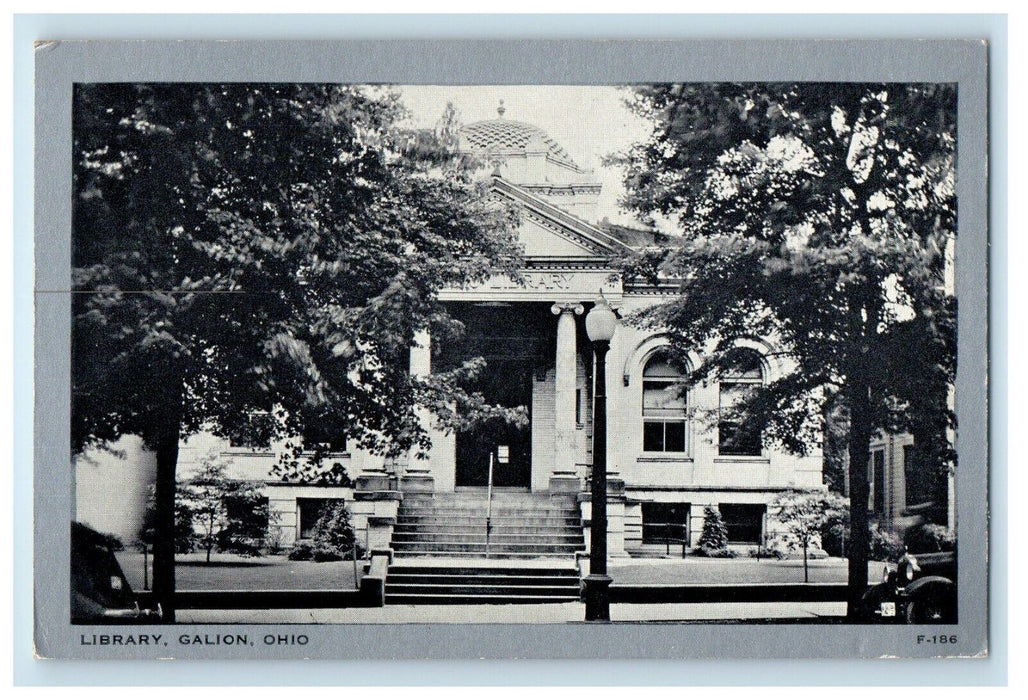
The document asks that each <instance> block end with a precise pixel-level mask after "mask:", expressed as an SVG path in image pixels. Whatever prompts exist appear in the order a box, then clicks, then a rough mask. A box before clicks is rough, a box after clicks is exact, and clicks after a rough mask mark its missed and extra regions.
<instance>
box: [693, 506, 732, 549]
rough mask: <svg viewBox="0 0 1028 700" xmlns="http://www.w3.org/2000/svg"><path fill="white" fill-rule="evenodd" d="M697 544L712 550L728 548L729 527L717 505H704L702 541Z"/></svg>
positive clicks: (701, 547)
mask: <svg viewBox="0 0 1028 700" xmlns="http://www.w3.org/2000/svg"><path fill="white" fill-rule="evenodd" d="M697 544H698V545H699V548H700V549H705V550H709V551H711V552H719V551H721V550H727V549H728V528H727V527H725V521H724V520H722V518H721V511H720V510H718V508H717V506H704V507H703V532H702V533H701V534H700V541H699V542H698V543H697ZM701 556H710V555H707V554H704V555H701ZM729 556H730V555H729Z"/></svg>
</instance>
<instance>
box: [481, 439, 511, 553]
mask: <svg viewBox="0 0 1028 700" xmlns="http://www.w3.org/2000/svg"><path fill="white" fill-rule="evenodd" d="M495 456H496V460H495V461H497V462H499V463H500V464H506V463H507V462H508V461H509V460H510V448H509V447H508V446H507V445H497V446H496V455H495ZM493 461H494V460H493V453H492V452H490V453H489V487H488V490H487V492H486V501H485V558H486V559H488V558H489V536H490V534H491V533H492V531H493Z"/></svg>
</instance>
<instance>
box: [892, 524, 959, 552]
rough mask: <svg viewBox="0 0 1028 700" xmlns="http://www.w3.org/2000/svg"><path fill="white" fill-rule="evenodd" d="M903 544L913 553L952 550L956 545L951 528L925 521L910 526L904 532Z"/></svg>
mask: <svg viewBox="0 0 1028 700" xmlns="http://www.w3.org/2000/svg"><path fill="white" fill-rule="evenodd" d="M903 544H904V545H905V546H906V548H907V549H908V550H909V551H911V552H913V553H915V554H921V553H924V552H952V551H954V550H955V549H956V547H957V541H956V537H955V536H954V533H953V531H952V530H950V529H949V528H947V527H943V526H942V525H933V524H931V523H926V524H924V525H918V526H916V527H912V528H910V529H909V530H907V531H906V532H905V533H904V536H903Z"/></svg>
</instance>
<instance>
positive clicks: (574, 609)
mask: <svg viewBox="0 0 1028 700" xmlns="http://www.w3.org/2000/svg"><path fill="white" fill-rule="evenodd" d="M845 614H846V604H845V603H663V604H656V605H646V604H638V605H628V604H625V605H618V604H615V605H611V606H610V617H611V621H613V622H683V621H685V622H687V621H709V620H714V621H718V622H737V621H745V620H754V621H761V622H763V621H773V620H775V619H780V620H781V621H782V622H793V621H797V620H801V619H811V620H813V619H816V618H819V617H832V618H835V617H841V616H843V615H845ZM584 620H585V605H584V604H583V603H557V604H544V605H476V606H462V605H416V606H415V605H387V606H385V607H384V608H334V609H312V610H182V611H179V613H178V621H179V622H181V623H235V624H291V623H310V624H397V623H444V624H447V623H449V624H468V623H473V624H488V623H504V624H510V623H521V624H561V623H576V622H583V621H584Z"/></svg>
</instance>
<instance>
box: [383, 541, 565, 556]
mask: <svg viewBox="0 0 1028 700" xmlns="http://www.w3.org/2000/svg"><path fill="white" fill-rule="evenodd" d="M584 546H585V545H584V543H578V544H575V543H562V544H549V543H536V542H519V543H516V544H515V543H505V542H495V543H490V545H489V551H490V553H492V552H495V553H497V554H499V553H501V552H517V553H524V554H530V553H535V554H556V553H565V554H574V553H575V552H577V551H580V550H582V549H584ZM392 547H393V550H394V551H395V552H398V553H407V552H428V551H431V552H446V553H451V552H474V553H478V554H484V553H485V541H484V540H483V541H482V542H480V543H478V542H475V543H472V542H452V541H450V542H398V541H396V540H394V541H393V542H392Z"/></svg>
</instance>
